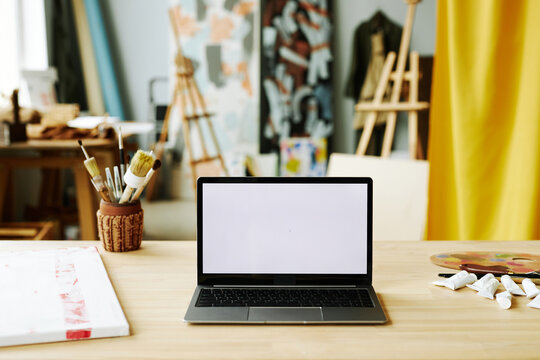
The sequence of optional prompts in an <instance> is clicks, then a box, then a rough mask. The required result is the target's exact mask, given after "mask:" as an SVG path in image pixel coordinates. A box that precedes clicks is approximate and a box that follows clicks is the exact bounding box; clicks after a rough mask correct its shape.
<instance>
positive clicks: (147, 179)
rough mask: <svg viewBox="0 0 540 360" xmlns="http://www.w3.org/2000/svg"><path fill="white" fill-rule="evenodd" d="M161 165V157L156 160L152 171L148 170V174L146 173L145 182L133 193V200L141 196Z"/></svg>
mask: <svg viewBox="0 0 540 360" xmlns="http://www.w3.org/2000/svg"><path fill="white" fill-rule="evenodd" d="M160 167H161V161H159V159H158V160H156V161H154V166H152V168H151V169H150V171H148V174H146V178H145V179H144V184H143V185H142V186H139V187H138V188H137V191H135V194H133V196H132V197H131V201H135V200H137V199H138V198H139V196H141V194H142V192H143V190H144V188H145V187H146V185H148V183H149V182H150V179H152V176H153V175H154V173H155V172H156V171H157V169H159V168H160Z"/></svg>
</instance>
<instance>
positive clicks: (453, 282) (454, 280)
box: [432, 270, 476, 290]
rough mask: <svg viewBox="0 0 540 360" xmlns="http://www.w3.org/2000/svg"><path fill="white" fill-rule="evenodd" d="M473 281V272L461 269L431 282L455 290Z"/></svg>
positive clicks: (474, 279) (474, 277)
mask: <svg viewBox="0 0 540 360" xmlns="http://www.w3.org/2000/svg"><path fill="white" fill-rule="evenodd" d="M475 281H476V275H475V274H469V273H468V272H467V271H465V270H463V271H460V272H458V273H457V274H455V275H453V276H451V277H449V278H448V279H444V280H436V281H433V282H432V284H433V285H437V286H444V287H447V288H449V289H450V290H457V289H460V288H462V287H464V286H465V285H467V284H472V283H473V282H475Z"/></svg>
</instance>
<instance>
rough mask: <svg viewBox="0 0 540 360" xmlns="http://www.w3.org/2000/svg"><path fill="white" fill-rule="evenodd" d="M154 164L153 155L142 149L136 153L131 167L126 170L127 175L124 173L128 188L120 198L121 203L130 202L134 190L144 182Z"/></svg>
mask: <svg viewBox="0 0 540 360" xmlns="http://www.w3.org/2000/svg"><path fill="white" fill-rule="evenodd" d="M153 164H154V156H153V155H151V154H149V153H147V152H144V151H142V150H137V153H135V156H134V157H133V160H131V163H130V165H129V168H128V170H127V171H126V175H124V181H125V182H126V188H125V190H124V193H123V194H122V198H121V199H120V204H124V203H126V202H128V201H129V198H130V197H131V194H132V193H133V191H134V190H135V189H137V188H138V187H140V186H142V185H143V184H144V180H145V179H146V174H148V171H149V170H150V169H151V168H152V165H153Z"/></svg>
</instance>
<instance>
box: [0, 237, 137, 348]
mask: <svg viewBox="0 0 540 360" xmlns="http://www.w3.org/2000/svg"><path fill="white" fill-rule="evenodd" d="M0 289H1V291H0V319H1V321H0V346H9V345H19V344H30V343H42V342H53V341H66V340H79V339H89V338H100V337H112V336H127V335H129V325H128V323H127V321H126V318H125V316H124V313H123V311H122V308H121V307H120V304H119V302H118V299H117V297H116V294H115V292H114V289H113V287H112V285H111V282H110V280H109V277H108V275H107V272H106V270H105V267H104V266H103V262H102V261H101V257H100V256H99V253H98V251H97V249H96V248H95V247H86V248H63V249H55V250H45V251H18V252H4V253H0Z"/></svg>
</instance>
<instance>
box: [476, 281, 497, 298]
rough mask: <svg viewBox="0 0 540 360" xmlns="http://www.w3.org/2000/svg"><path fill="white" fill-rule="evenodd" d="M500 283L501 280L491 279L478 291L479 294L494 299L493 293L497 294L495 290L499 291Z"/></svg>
mask: <svg viewBox="0 0 540 360" xmlns="http://www.w3.org/2000/svg"><path fill="white" fill-rule="evenodd" d="M499 284H500V283H499V280H497V279H491V280H489V281H488V282H487V284H486V286H484V287H483V288H482V290H480V291H479V292H478V294H477V295H479V296H483V297H485V298H488V299H491V300H493V299H494V298H493V295H495V291H497V288H498V287H499Z"/></svg>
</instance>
